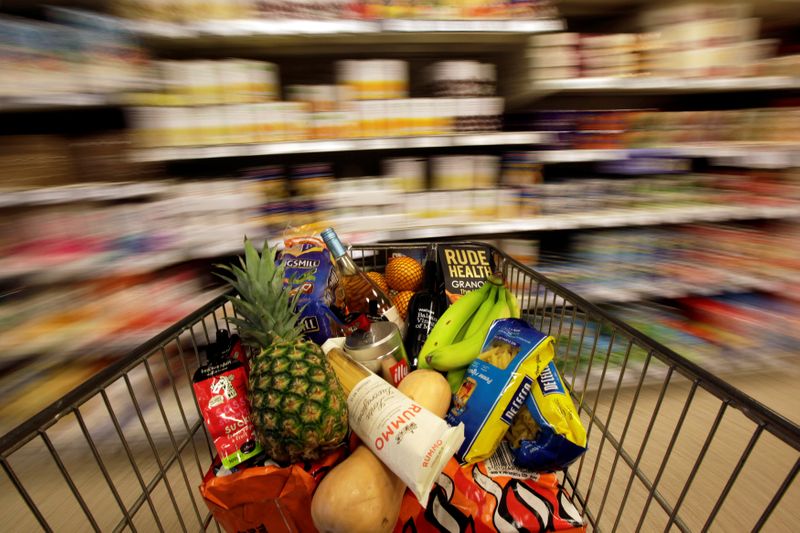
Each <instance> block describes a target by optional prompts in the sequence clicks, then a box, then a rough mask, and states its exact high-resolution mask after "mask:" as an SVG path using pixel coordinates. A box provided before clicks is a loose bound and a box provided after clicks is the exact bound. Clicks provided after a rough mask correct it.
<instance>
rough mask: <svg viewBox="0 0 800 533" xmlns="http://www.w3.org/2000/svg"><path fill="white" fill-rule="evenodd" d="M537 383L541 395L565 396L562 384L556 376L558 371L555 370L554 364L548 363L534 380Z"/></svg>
mask: <svg viewBox="0 0 800 533" xmlns="http://www.w3.org/2000/svg"><path fill="white" fill-rule="evenodd" d="M536 380H537V381H538V382H539V388H540V389H541V391H542V394H543V395H545V396H547V395H548V394H554V393H558V394H565V391H564V383H563V382H562V381H561V377H560V376H559V375H558V370H557V369H556V364H555V363H554V362H552V361H551V362H550V364H549V365H547V367H545V369H544V370H542V373H541V374H539V377H538V378H536Z"/></svg>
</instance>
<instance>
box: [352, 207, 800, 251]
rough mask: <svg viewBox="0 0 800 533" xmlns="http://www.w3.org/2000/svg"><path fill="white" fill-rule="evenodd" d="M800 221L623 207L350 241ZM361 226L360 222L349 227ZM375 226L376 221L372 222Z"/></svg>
mask: <svg viewBox="0 0 800 533" xmlns="http://www.w3.org/2000/svg"><path fill="white" fill-rule="evenodd" d="M785 218H800V205H787V206H781V207H777V206H769V207H767V206H732V205H697V206H691V207H660V208H655V209H620V210H602V211H589V212H582V213H574V214H559V215H544V216H539V217H535V218H521V219H520V218H517V219H513V220H493V221H473V222H462V223H458V222H454V221H449V220H448V221H441V222H437V221H436V219H432V220H425V219H421V220H418V221H416V223H415V225H414V226H416V227H414V226H409V227H399V228H395V229H391V230H382V231H369V230H364V231H355V232H354V233H353V236H352V237H351V240H352V241H353V242H354V243H357V244H364V243H370V242H376V241H389V242H391V241H402V240H431V239H441V238H448V237H460V236H464V237H467V236H483V237H486V236H496V235H501V234H517V233H519V234H524V233H535V232H547V231H564V230H580V229H599V228H620V227H637V226H653V225H662V224H692V223H701V222H724V221H734V220H780V219H785ZM366 220H368V219H366V218H365V223H364V224H361V223H360V221H359V219H358V218H355V219H353V220H351V221H349V223H348V227H349V226H351V225H352V226H354V227H358V226H360V225H361V226H362V227H363V226H369V225H370V224H366ZM369 220H370V221H371V222H372V223H373V224H375V223H376V219H375V218H372V219H369Z"/></svg>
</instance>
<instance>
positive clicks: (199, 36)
mask: <svg viewBox="0 0 800 533" xmlns="http://www.w3.org/2000/svg"><path fill="white" fill-rule="evenodd" d="M126 24H127V25H128V27H129V28H132V30H133V33H134V34H135V35H136V36H137V37H138V38H139V39H140V40H141V43H142V44H143V46H144V47H145V48H146V49H147V50H149V51H151V52H152V53H153V55H154V57H160V58H166V59H197V58H203V59H213V58H223V57H244V58H251V59H267V60H269V61H275V62H276V63H280V61H284V62H287V63H289V62H294V61H300V60H308V59H309V58H312V57H313V58H315V61H316V62H315V63H314V65H315V66H316V65H317V64H325V65H327V66H328V67H329V66H330V65H329V64H330V63H331V62H332V61H334V60H335V59H351V58H359V59H364V58H382V57H384V55H385V56H386V57H387V58H388V57H390V58H392V59H398V58H403V59H409V58H410V59H411V60H412V61H416V62H417V63H414V66H415V67H416V65H417V64H422V63H424V62H426V61H430V62H432V61H435V60H440V59H449V58H451V57H452V58H458V59H465V58H471V59H480V60H481V61H489V62H492V63H494V64H496V65H497V68H498V74H499V76H498V79H497V90H498V94H501V95H504V96H505V97H506V109H507V110H511V111H514V112H516V111H528V110H531V109H535V108H545V107H546V104H547V99H548V98H559V97H562V96H565V97H571V98H572V99H573V100H578V99H585V101H587V102H589V101H590V100H589V99H592V98H594V97H599V98H605V99H607V100H613V99H616V101H617V102H619V101H620V100H621V99H624V100H625V102H630V103H631V104H630V105H631V106H634V105H636V104H635V102H637V101H638V100H639V99H640V98H649V99H650V100H647V101H648V102H650V101H656V99H661V100H659V101H666V98H667V97H672V98H674V100H673V101H680V98H684V97H686V98H688V97H696V98H701V97H703V96H704V95H705V96H707V97H713V96H714V95H717V94H719V95H723V94H725V95H728V96H737V95H738V93H741V94H751V93H752V94H756V93H757V94H759V95H772V94H775V95H778V96H785V95H792V94H794V93H793V91H798V90H800V78H796V77H791V76H756V77H748V78H730V77H717V78H665V77H641V78H636V77H629V78H605V77H604V78H574V79H566V80H550V81H540V82H538V83H535V84H533V83H528V82H527V81H526V82H521V81H518V80H517V79H516V78H519V77H520V71H519V68H521V67H520V65H521V63H519V62H518V60H519V58H520V57H522V54H521V53H520V52H521V51H522V50H523V49H524V47H526V46H527V43H528V40H529V38H530V36H532V35H535V34H541V33H549V32H557V31H561V30H565V29H567V23H566V22H565V21H564V20H561V19H552V20H450V21H443V20H403V19H390V20H383V21H363V20H285V19H284V20H263V19H252V20H224V21H222V20H219V21H205V22H196V23H186V24H173V23H165V22H158V21H126ZM309 70H310V71H311V72H309V73H303V76H301V77H299V79H298V80H297V81H296V82H298V83H304V82H307V80H311V81H314V82H321V81H322V80H324V79H330V77H329V76H328V75H329V74H330V72H327V71H326V72H325V73H324V76H327V78H325V77H320V78H319V79H316V78H314V75H315V74H316V72H315V70H314V68H311V69H309ZM420 70H421V69H420ZM306 74H307V76H306ZM320 76H322V74H320ZM411 77H412V78H420V77H421V74H420V73H419V72H417V71H415V70H414V69H412V70H411ZM292 81H295V80H292ZM413 81H415V82H420V81H421V80H420V79H415V80H413ZM412 89H413V90H416V91H417V93H419V92H420V87H419V84H417V86H416V87H413V88H412ZM412 92H413V91H412ZM426 96H427V95H426ZM132 104H133V99H130V98H127V97H126V95H124V94H50V95H42V96H26V97H20V98H4V99H0V112H7V113H25V112H29V111H30V112H33V111H37V112H43V113H46V112H48V111H51V110H52V111H56V110H65V109H67V110H74V111H75V113H76V115H75V116H79V114H80V113H82V112H83V111H84V110H90V109H94V108H98V107H100V108H106V107H107V108H115V109H114V110H113V112H118V110H125V108H126V107H127V106H129V105H132ZM626 105H627V104H626ZM88 114H91V113H88V112H87V115H88ZM420 131H421V130H420ZM264 138H266V137H264ZM557 142H558V139H557V134H556V133H555V132H548V131H498V132H491V133H465V134H453V135H435V136H411V137H380V138H340V139H324V140H303V141H286V142H272V143H252V144H225V145H212V146H198V145H190V146H167V147H153V148H137V149H130V150H129V151H128V152H127V157H128V160H129V161H130V162H131V163H135V164H147V165H151V166H153V167H158V166H160V167H162V168H169V169H170V170H171V171H173V170H178V171H181V172H184V173H187V172H188V173H191V172H197V173H198V174H203V175H204V176H205V177H219V176H221V175H227V176H231V175H236V172H237V170H233V169H237V168H238V169H245V168H251V167H256V166H259V165H271V164H274V163H275V162H276V161H278V162H283V161H290V162H291V163H295V162H307V161H313V162H319V161H324V160H325V157H326V155H327V156H330V157H332V158H335V159H336V160H337V161H341V160H347V159H352V160H353V161H356V160H360V159H362V158H363V159H367V158H373V161H372V162H373V163H374V160H376V159H377V157H376V156H377V155H381V156H382V155H383V154H382V152H386V153H387V154H390V156H393V155H394V154H392V153H393V152H395V153H397V155H398V156H399V157H409V158H414V157H420V156H421V154H425V157H427V156H428V155H438V154H436V152H435V150H436V149H442V150H443V152H445V151H447V152H448V153H459V154H460V153H470V154H472V153H476V152H479V149H480V148H484V147H485V148H486V149H487V151H491V152H492V153H493V154H496V153H498V152H499V151H501V149H502V148H508V149H509V151H514V152H528V153H529V156H530V161H532V162H535V163H540V164H542V165H543V166H544V175H545V178H544V181H545V184H546V183H547V182H548V179H549V176H548V172H549V171H551V170H553V171H554V172H562V174H563V172H568V171H569V170H570V167H568V166H567V167H558V165H561V164H571V163H577V164H585V165H584V166H582V167H580V168H581V169H588V168H590V166H591V163H595V162H611V161H624V160H635V159H641V158H685V159H689V160H695V159H697V160H699V159H703V160H707V161H708V162H709V163H711V164H712V165H714V164H717V163H720V164H723V165H726V166H739V167H744V168H768V169H785V168H793V167H800V144H797V143H789V142H785V143H762V144H752V143H750V144H747V143H734V142H719V143H702V144H692V145H688V144H682V145H672V146H657V147H648V148H625V149H599V150H594V149H587V150H564V149H547V148H548V147H552V146H557ZM432 150H434V151H433V152H432ZM276 156H279V157H276ZM239 159H241V160H242V161H238V160H239ZM191 162H199V164H198V165H195V166H194V167H193V168H192V165H191V164H190V163H191ZM348 162H349V161H348ZM159 164H160V165H159ZM550 165H552V166H553V167H550ZM377 167H378V165H377V164H372V165H371V166H369V167H368V168H371V169H375V168H377ZM582 171H583V170H582ZM346 175H349V174H346ZM184 177H188V176H184ZM340 177H341V176H340ZM120 179H123V178H120ZM176 182H178V183H179V182H180V180H179V179H178V180H176ZM171 186H172V182H166V181H164V182H161V181H159V182H133V183H127V182H126V183H92V184H80V185H74V186H63V187H62V186H59V187H45V188H38V189H32V188H22V189H8V190H5V191H3V192H2V194H0V208H3V209H7V210H21V209H27V208H33V207H37V208H38V207H46V206H55V205H59V204H71V203H75V204H84V203H87V202H94V203H97V204H114V203H120V202H132V201H139V200H142V199H146V198H148V197H151V196H152V197H157V196H159V195H161V194H163V193H167V192H168V191H169V188H170V187H171ZM580 193H581V191H580V188H579V187H578V186H576V189H575V194H580ZM784 200H786V201H785V202H784V203H779V202H777V201H776V202H775V204H774V205H764V204H752V205H743V204H741V203H735V204H721V203H708V204H704V203H693V204H689V205H686V204H683V205H658V206H651V207H641V208H629V209H613V210H612V209H602V210H601V209H590V210H584V211H576V210H569V211H568V212H564V213H559V214H548V215H541V216H526V217H509V216H500V217H496V218H492V219H476V218H470V216H468V215H465V216H459V217H456V218H444V217H443V218H420V219H415V220H410V218H411V217H410V216H408V215H407V214H398V213H392V214H380V215H376V214H373V213H364V214H361V213H356V214H353V215H351V216H347V217H339V218H334V219H333V221H332V222H333V224H334V225H335V226H336V227H337V228H338V229H340V230H341V233H342V234H343V235H345V236H347V237H348V238H349V240H350V241H351V242H353V243H354V244H364V243H371V242H378V241H403V240H407V241H415V240H432V239H470V238H476V239H479V240H480V239H484V240H492V239H495V238H516V239H533V238H542V237H543V236H547V235H550V236H552V235H556V236H560V235H562V234H564V235H573V234H575V233H577V232H581V231H596V230H602V229H604V228H629V227H630V228H635V227H639V228H644V227H651V226H652V227H657V226H661V225H673V226H675V225H681V224H702V223H715V222H716V223H718V222H745V221H753V222H756V221H758V222H762V223H763V222H766V221H780V220H796V219H798V218H800V205H797V204H795V203H793V201H792V199H784ZM245 209H249V207H248V208H244V207H243V208H241V210H245ZM558 232H562V233H558ZM256 233H257V232H252V233H250V232H248V236H250V237H251V238H255V239H256V240H257V241H258V240H262V239H264V238H268V239H270V242H272V243H275V242H278V237H279V235H277V234H276V233H277V232H275V231H273V233H272V234H271V235H267V234H266V231H265V232H263V234H256ZM121 249H124V248H121ZM240 251H241V242H240V241H234V240H226V241H225V242H219V243H216V244H214V245H203V246H191V245H187V246H177V247H176V249H167V250H163V251H148V252H141V253H127V254H126V253H120V252H119V251H116V254H115V253H106V252H99V253H93V254H92V253H88V254H85V255H83V256H81V257H80V258H76V259H75V260H74V261H65V262H63V263H61V264H57V265H53V266H47V265H44V264H34V263H33V262H28V263H27V264H16V265H15V264H12V263H11V262H10V261H7V260H5V261H0V265H2V268H0V283H3V284H5V285H6V286H12V287H13V286H15V285H16V284H18V283H21V284H24V285H25V286H26V287H37V286H42V285H44V284H54V283H66V282H82V283H85V282H90V281H91V280H93V279H96V278H97V277H113V276H131V275H140V274H147V273H150V272H154V271H163V270H162V269H166V268H167V267H171V266H174V265H180V264H185V263H189V262H193V261H198V260H201V259H202V260H205V261H206V262H208V263H210V262H211V260H213V259H214V258H217V257H223V256H227V255H232V254H236V253H239V252H240ZM76 257H77V255H76ZM724 279H725V280H726V282H725V283H722V284H717V285H711V286H707V287H704V286H698V285H695V284H686V283H680V282H674V283H671V284H668V283H662V284H658V285H657V286H656V285H641V284H638V285H637V284H635V283H632V284H630V285H629V286H625V287H619V288H617V289H615V290H613V291H609V289H607V288H604V287H597V288H595V289H592V288H586V289H585V290H582V291H581V293H582V295H584V296H586V297H587V298H588V299H590V300H594V301H596V302H600V303H603V302H605V303H633V302H638V301H641V300H650V299H669V298H679V297H682V296H689V295H704V294H706V295H714V294H720V293H724V292H726V291H728V290H737V291H744V290H759V291H765V292H779V291H781V290H782V289H783V288H784V287H785V285H784V284H782V283H781V282H777V281H775V280H768V279H759V278H747V279H745V278H735V277H734V276H730V277H727V278H724ZM556 304H557V305H558V302H556ZM104 340H105V341H108V340H109V339H108V338H106V339H104ZM137 340H139V339H138V338H137ZM123 347H128V345H127V344H126V345H124V346H123ZM69 353H75V352H69ZM23 355H24V354H22V355H20V356H23Z"/></svg>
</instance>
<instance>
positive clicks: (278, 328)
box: [220, 240, 347, 463]
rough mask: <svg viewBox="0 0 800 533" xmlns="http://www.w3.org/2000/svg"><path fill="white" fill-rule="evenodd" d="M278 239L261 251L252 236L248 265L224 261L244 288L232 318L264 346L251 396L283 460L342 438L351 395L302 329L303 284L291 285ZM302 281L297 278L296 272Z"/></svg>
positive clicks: (247, 337)
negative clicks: (300, 288) (292, 287)
mask: <svg viewBox="0 0 800 533" xmlns="http://www.w3.org/2000/svg"><path fill="white" fill-rule="evenodd" d="M276 256H277V246H275V247H269V246H268V245H267V244H266V243H265V244H264V249H263V251H262V252H261V254H259V253H258V251H257V250H256V248H255V247H254V246H253V244H252V243H251V242H250V241H249V240H245V259H244V260H242V259H241V258H240V259H239V262H240V264H241V268H239V267H237V266H227V265H220V267H221V268H223V269H224V270H227V271H228V272H230V273H231V274H232V275H233V276H232V277H229V276H227V275H224V274H221V275H220V277H221V278H223V279H224V280H225V281H227V282H228V283H229V284H230V285H231V286H232V287H233V288H234V289H235V290H236V292H237V293H238V296H231V297H229V299H230V301H231V303H232V304H233V308H234V310H235V311H236V315H238V316H237V317H230V318H228V320H229V321H230V322H232V323H233V324H235V325H236V326H237V328H238V331H239V335H240V336H241V338H242V341H243V342H244V343H245V344H247V345H249V346H251V347H253V348H255V349H257V350H260V352H258V355H256V356H254V357H253V358H252V359H251V361H250V381H249V384H248V399H249V400H250V412H251V417H252V420H253V425H254V426H255V431H256V435H257V437H258V439H259V441H260V443H261V445H262V446H263V447H264V450H265V451H266V453H267V454H268V455H269V456H270V457H271V458H272V459H273V460H275V461H277V462H280V463H287V462H296V461H299V460H310V459H316V458H317V457H319V455H320V453H321V452H323V451H324V450H325V449H326V448H330V447H334V446H336V445H338V444H339V443H340V442H342V441H343V440H344V438H345V436H346V434H347V403H346V396H345V394H344V391H343V390H342V388H341V386H340V385H339V382H338V381H337V379H336V375H335V374H334V372H333V369H332V368H331V366H330V364H329V363H328V360H327V358H326V357H325V355H324V354H323V353H322V350H321V349H320V347H319V346H317V345H316V344H314V343H313V342H311V341H310V340H308V339H306V338H305V337H303V336H302V327H301V325H300V324H299V320H298V319H299V312H298V310H297V301H298V299H299V297H300V292H299V291H290V289H288V288H286V287H285V286H284V270H285V269H284V267H283V265H278V264H276ZM293 281H294V280H293Z"/></svg>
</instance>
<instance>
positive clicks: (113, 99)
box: [0, 93, 120, 113]
mask: <svg viewBox="0 0 800 533" xmlns="http://www.w3.org/2000/svg"><path fill="white" fill-rule="evenodd" d="M119 103H120V99H119V97H118V96H117V95H115V94H91V93H64V94H50V95H39V96H24V97H23V96H15V97H3V98H0V112H4V113H7V112H16V111H50V110H57V109H75V108H78V109H83V108H92V107H107V106H116V105H119Z"/></svg>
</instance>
